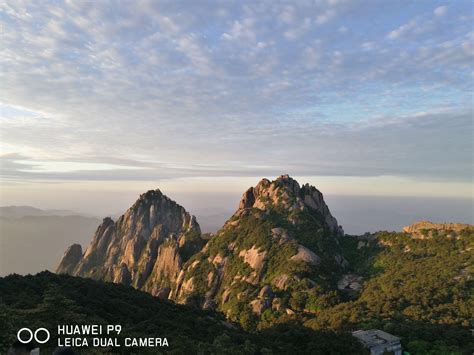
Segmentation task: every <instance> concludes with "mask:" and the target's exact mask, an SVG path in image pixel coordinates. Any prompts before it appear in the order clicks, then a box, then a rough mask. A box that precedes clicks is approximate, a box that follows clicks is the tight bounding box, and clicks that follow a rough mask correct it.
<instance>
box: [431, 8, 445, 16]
mask: <svg viewBox="0 0 474 355" xmlns="http://www.w3.org/2000/svg"><path fill="white" fill-rule="evenodd" d="M447 12H448V7H447V6H439V7H437V8H436V9H434V11H433V13H434V14H435V16H438V17H442V16H444V15H446V13H447Z"/></svg>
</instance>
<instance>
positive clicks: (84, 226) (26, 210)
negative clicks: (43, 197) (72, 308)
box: [0, 206, 100, 276]
mask: <svg viewBox="0 0 474 355" xmlns="http://www.w3.org/2000/svg"><path fill="white" fill-rule="evenodd" d="M99 222H100V220H99V219H98V218H95V217H91V216H85V215H81V214H79V213H76V212H73V211H67V210H41V209H38V208H34V207H31V206H6V207H0V276H3V275H8V274H10V273H19V274H29V273H37V272H38V271H41V270H50V271H52V270H54V269H55V266H56V264H57V260H58V258H60V257H61V254H62V252H63V251H64V248H66V247H67V246H68V245H70V244H71V243H74V242H76V243H82V244H83V245H87V243H88V242H89V239H90V235H91V234H92V233H94V230H95V229H96V228H97V225H98V224H99Z"/></svg>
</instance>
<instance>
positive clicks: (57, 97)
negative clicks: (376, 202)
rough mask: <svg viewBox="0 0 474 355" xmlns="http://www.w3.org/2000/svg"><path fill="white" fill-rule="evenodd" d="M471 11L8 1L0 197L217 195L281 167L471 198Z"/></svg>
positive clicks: (324, 178) (357, 189) (413, 6)
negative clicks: (150, 192) (159, 192)
mask: <svg viewBox="0 0 474 355" xmlns="http://www.w3.org/2000/svg"><path fill="white" fill-rule="evenodd" d="M473 20H474V19H473V4H472V2H471V1H463V0H459V1H433V0H430V1H423V0H421V1H403V0H402V1H398V0H397V1H390V0H387V1H375V0H373V1H372V0H367V1H344V0H312V1H304V0H301V1H295V2H290V1H288V2H280V1H202V0H199V1H105V0H104V1H97V2H93V1H19V0H15V1H5V0H3V1H0V23H1V36H0V40H1V45H0V49H1V52H0V113H1V115H0V117H1V118H0V120H1V121H0V174H1V189H0V199H1V203H0V204H2V205H6V204H28V205H35V206H38V207H41V206H47V207H52V208H61V207H67V208H71V207H72V208H74V207H76V208H77V209H80V210H86V209H88V208H89V209H91V210H93V211H96V212H98V211H99V210H100V213H103V211H105V210H107V209H108V210H109V211H114V210H120V209H121V208H123V207H124V206H126V204H125V201H124V200H126V201H127V202H126V203H128V201H129V200H130V199H131V198H130V197H128V196H129V195H130V194H134V195H135V194H136V193H138V192H139V191H144V189H148V188H156V187H160V188H162V189H163V190H164V191H165V192H169V193H170V194H171V195H173V194H175V195H179V196H185V197H186V196H187V197H186V198H188V199H189V198H190V197H189V196H191V195H193V194H194V195H196V194H201V195H199V196H200V197H199V199H200V200H201V201H202V204H204V205H205V204H206V201H205V198H204V197H203V196H206V194H207V196H209V194H215V195H219V194H220V196H221V197H222V196H227V195H229V194H230V195H232V196H234V195H235V194H237V191H238V194H241V193H242V192H243V191H244V190H245V189H246V188H247V187H248V186H251V185H255V184H256V183H257V182H258V180H259V179H260V178H261V177H269V178H274V177H275V176H278V175H280V174H284V173H288V174H290V175H292V176H296V177H302V178H303V180H302V181H300V182H302V183H303V182H311V183H313V184H314V185H315V186H316V187H318V188H320V189H321V190H322V191H323V192H325V193H328V194H333V195H365V196H382V195H387V196H392V197H400V196H412V197H417V196H418V197H420V196H421V197H434V198H458V199H459V198H465V199H472V194H473V183H472V177H473V149H472V148H473V147H472V142H473V77H474V74H473V73H474V72H473V60H474V42H473V40H474V30H473V26H472V23H473ZM118 194H122V195H121V197H118ZM123 194H125V195H123ZM112 195H114V196H115V197H114V196H112ZM104 196H108V197H107V199H106V200H104V198H105V197H104ZM122 196H127V197H126V198H124V197H122ZM213 201H214V200H213ZM215 201H220V198H218V199H217V200H215ZM213 203H214V205H215V206H219V203H217V202H213ZM230 203H231V204H232V205H234V204H236V203H237V201H234V200H232V201H231V202H230ZM214 205H213V206H214ZM215 206H214V207H215ZM471 206H472V205H471ZM115 207H116V208H115ZM471 215H472V209H471Z"/></svg>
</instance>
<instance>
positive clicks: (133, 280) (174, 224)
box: [57, 190, 201, 294]
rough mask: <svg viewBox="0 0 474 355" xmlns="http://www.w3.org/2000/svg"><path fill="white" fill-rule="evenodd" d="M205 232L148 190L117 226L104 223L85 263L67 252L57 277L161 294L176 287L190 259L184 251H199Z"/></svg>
mask: <svg viewBox="0 0 474 355" xmlns="http://www.w3.org/2000/svg"><path fill="white" fill-rule="evenodd" d="M200 233H201V232H200V228H199V225H198V223H197V222H196V219H195V218H194V216H191V215H190V214H189V213H188V212H187V211H186V210H185V209H184V208H183V207H181V206H180V205H178V204H177V203H176V202H174V201H172V200H170V199H169V198H168V197H166V196H165V195H163V194H162V193H161V192H160V191H159V190H154V191H148V192H146V193H144V194H142V195H141V196H140V198H139V199H138V200H137V201H136V202H135V204H134V205H133V206H132V207H131V208H129V209H128V210H127V211H126V212H125V214H123V215H122V216H121V217H120V218H119V219H118V220H117V221H116V222H114V221H113V220H112V219H110V218H105V219H104V220H103V222H102V224H101V225H100V226H99V227H98V228H97V231H96V233H95V234H94V236H93V238H92V241H91V243H90V245H89V247H88V248H87V250H86V251H85V253H84V255H81V257H80V258H78V257H77V255H76V254H77V253H76V254H74V255H75V257H74V258H73V257H72V256H71V255H70V254H71V252H70V251H69V250H68V252H67V253H66V254H65V256H64V258H63V260H62V261H61V263H60V266H59V267H58V270H57V272H59V273H68V274H72V275H75V276H83V277H92V278H95V279H101V280H105V281H112V282H116V283H123V284H127V285H132V286H134V287H137V288H141V289H144V290H146V291H149V292H151V293H153V294H158V293H160V292H161V289H162V288H168V287H169V285H170V284H172V283H174V282H175V280H176V277H177V276H178V274H179V271H180V270H181V265H182V263H183V261H184V259H185V257H187V256H185V255H181V253H180V252H181V251H183V252H184V251H186V250H188V249H191V250H192V249H197V250H199V249H200V247H201V245H199V243H200ZM193 243H197V244H198V246H192V245H190V244H193ZM71 248H72V247H71ZM74 250H75V251H77V248H74ZM81 254H82V252H81ZM161 293H162V292H161Z"/></svg>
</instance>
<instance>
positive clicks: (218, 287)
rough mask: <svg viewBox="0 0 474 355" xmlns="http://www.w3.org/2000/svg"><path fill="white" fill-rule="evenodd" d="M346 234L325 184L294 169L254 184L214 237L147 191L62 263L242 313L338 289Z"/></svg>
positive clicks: (294, 308) (289, 307) (72, 270)
mask: <svg viewBox="0 0 474 355" xmlns="http://www.w3.org/2000/svg"><path fill="white" fill-rule="evenodd" d="M342 234H343V230H342V228H341V227H340V226H339V225H338V223H337V220H336V219H335V218H334V217H333V216H332V215H331V213H330V211H329V208H328V206H327V205H326V203H325V202H324V199H323V195H322V194H321V192H319V191H318V190H317V189H316V188H315V187H313V186H309V185H307V184H306V185H303V186H300V185H299V184H298V182H296V181H295V180H293V179H292V178H290V177H289V176H288V175H283V176H280V177H279V178H277V179H276V180H274V181H270V180H267V179H263V180H261V181H260V182H259V183H258V184H257V185H256V186H255V187H251V188H250V189H248V190H247V191H246V192H245V193H244V194H243V196H242V199H241V201H240V203H239V205H238V208H237V210H236V212H235V213H234V215H233V216H232V217H231V218H230V219H229V220H228V221H227V222H226V223H225V225H224V226H223V227H222V229H221V230H220V231H219V232H218V233H217V234H216V235H215V236H213V237H212V238H211V239H210V240H209V241H208V242H207V243H206V241H205V240H204V239H203V238H202V236H201V234H200V229H199V225H198V224H197V222H196V220H195V218H194V217H192V216H191V215H189V213H188V212H186V211H185V210H184V208H183V207H181V206H179V205H178V204H176V203H175V202H174V201H171V200H170V199H169V198H167V197H166V196H164V195H163V194H162V193H161V192H160V191H158V190H156V191H148V192H147V193H145V194H143V195H141V196H140V198H139V199H138V200H137V202H136V203H135V204H134V205H133V206H132V207H131V208H130V209H129V210H128V211H127V212H126V213H125V214H124V215H123V216H121V217H120V218H119V219H118V220H117V221H116V222H114V221H112V220H111V219H110V218H106V219H104V221H103V222H102V224H101V225H100V226H99V227H98V229H97V231H96V233H95V235H94V237H93V239H92V241H91V244H90V245H89V247H88V248H87V250H86V251H85V253H84V254H83V255H80V254H82V253H81V251H80V250H79V249H78V248H77V247H71V249H70V250H68V251H67V252H66V254H65V256H64V258H63V260H62V261H61V263H60V265H59V267H58V269H57V272H58V273H68V274H72V275H75V276H83V277H91V278H95V279H100V280H104V281H110V282H115V283H123V284H126V285H131V286H133V287H135V288H138V289H142V290H144V291H147V292H149V293H151V294H153V295H156V296H159V297H162V298H169V299H171V300H174V301H176V302H179V303H187V304H189V303H191V304H195V305H196V306H198V307H202V308H205V309H218V310H221V311H223V312H224V313H226V315H227V316H228V317H229V318H230V319H233V320H237V321H242V318H245V317H258V316H260V315H261V314H262V313H263V312H264V311H265V310H266V309H268V308H272V309H274V310H277V311H278V312H286V313H288V314H290V313H293V312H298V311H303V310H304V305H301V304H298V301H297V300H296V298H298V297H299V298H301V297H303V298H308V297H313V298H316V297H318V295H319V294H324V293H327V292H329V291H331V290H334V289H337V282H338V280H339V278H340V276H341V275H342V274H343V271H344V270H345V268H346V266H347V261H346V260H345V258H344V257H343V256H342V253H341V249H340V247H339V244H338V240H337V236H340V235H342ZM296 290H298V291H296ZM292 295H293V296H292Z"/></svg>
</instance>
